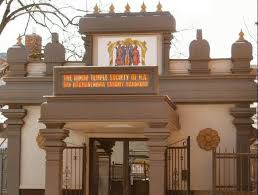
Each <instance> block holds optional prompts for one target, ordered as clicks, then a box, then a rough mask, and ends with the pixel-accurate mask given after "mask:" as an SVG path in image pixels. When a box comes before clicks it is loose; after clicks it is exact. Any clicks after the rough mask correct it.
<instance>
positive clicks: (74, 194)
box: [63, 146, 86, 195]
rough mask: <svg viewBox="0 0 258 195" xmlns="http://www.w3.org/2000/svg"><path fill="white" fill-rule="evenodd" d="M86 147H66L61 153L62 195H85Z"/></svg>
mask: <svg viewBox="0 0 258 195" xmlns="http://www.w3.org/2000/svg"><path fill="white" fill-rule="evenodd" d="M85 186H86V147H85V146H83V147H66V148H65V149H64V152H63V195H85V190H86V189H85Z"/></svg>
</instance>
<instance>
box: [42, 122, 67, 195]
mask: <svg viewBox="0 0 258 195" xmlns="http://www.w3.org/2000/svg"><path fill="white" fill-rule="evenodd" d="M63 125H64V124H52V125H48V124H46V126H47V128H46V129H41V130H40V136H41V137H42V142H43V143H42V147H43V148H44V149H45V151H46V176H45V181H46V183H45V195H62V176H63V173H62V171H63V150H64V147H65V146H66V144H65V143H64V141H63V140H64V139H65V138H66V137H67V136H68V135H69V131H67V130H63V129H62V128H63Z"/></svg>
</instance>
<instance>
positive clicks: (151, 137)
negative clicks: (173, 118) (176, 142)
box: [144, 128, 170, 147]
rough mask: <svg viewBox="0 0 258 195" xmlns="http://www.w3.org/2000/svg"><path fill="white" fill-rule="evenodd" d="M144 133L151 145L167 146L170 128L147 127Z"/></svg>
mask: <svg viewBox="0 0 258 195" xmlns="http://www.w3.org/2000/svg"><path fill="white" fill-rule="evenodd" d="M144 135H145V136H146V137H147V138H148V142H147V144H148V146H149V147H152V146H154V147H166V146H167V142H166V140H167V138H168V136H169V135H170V131H169V129H168V128H145V129H144Z"/></svg>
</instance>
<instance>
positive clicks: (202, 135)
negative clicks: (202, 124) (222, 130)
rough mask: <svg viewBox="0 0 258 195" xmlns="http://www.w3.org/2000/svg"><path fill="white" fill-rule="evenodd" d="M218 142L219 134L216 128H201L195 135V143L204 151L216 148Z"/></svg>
mask: <svg viewBox="0 0 258 195" xmlns="http://www.w3.org/2000/svg"><path fill="white" fill-rule="evenodd" d="M219 142H220V137H219V134H218V132H217V131H216V130H214V129H211V128H206V129H203V130H201V131H200V132H199V134H198V136H197V143H198V145H199V147H200V148H201V149H204V150H206V151H210V150H213V149H215V148H217V146H218V145H219Z"/></svg>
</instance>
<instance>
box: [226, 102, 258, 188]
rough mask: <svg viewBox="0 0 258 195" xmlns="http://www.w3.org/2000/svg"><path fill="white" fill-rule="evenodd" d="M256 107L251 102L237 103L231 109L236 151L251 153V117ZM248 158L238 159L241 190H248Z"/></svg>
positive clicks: (238, 176) (252, 129)
mask: <svg viewBox="0 0 258 195" xmlns="http://www.w3.org/2000/svg"><path fill="white" fill-rule="evenodd" d="M255 112H256V110H255V108H250V105H249V104H237V105H236V107H235V108H232V109H231V114H232V115H233V116H234V120H233V124H234V125H235V127H236V130H237V135H236V152H238V153H249V152H250V139H251V136H252V134H253V132H254V130H255V129H254V128H253V127H252V124H253V123H254V121H253V120H252V119H251V117H252V116H253V115H254V114H255ZM248 167H249V165H248V159H247V158H245V157H242V158H241V159H238V160H237V184H238V185H237V186H238V187H239V190H248V189H249V188H248V183H249V182H248V181H249V179H250V178H249V173H248V172H249V171H248Z"/></svg>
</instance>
